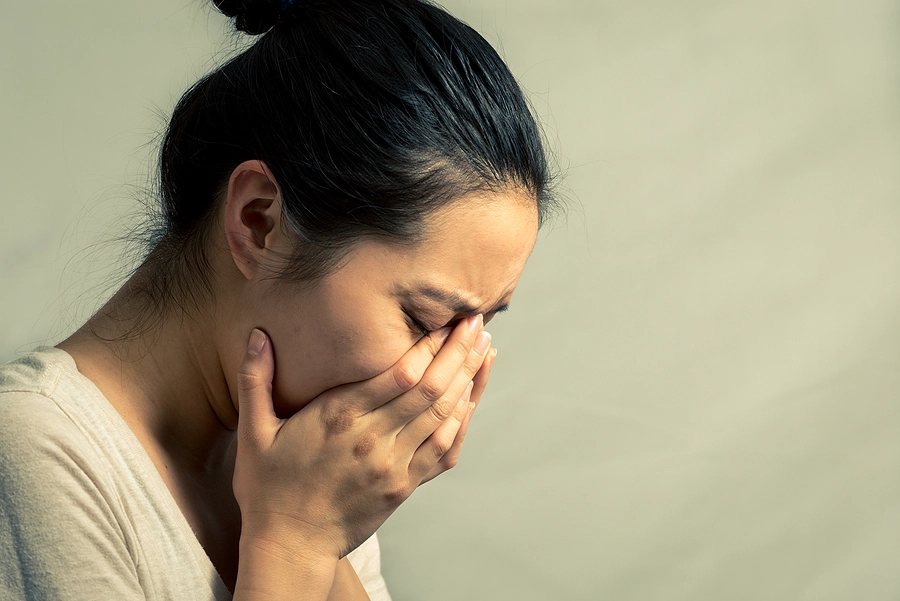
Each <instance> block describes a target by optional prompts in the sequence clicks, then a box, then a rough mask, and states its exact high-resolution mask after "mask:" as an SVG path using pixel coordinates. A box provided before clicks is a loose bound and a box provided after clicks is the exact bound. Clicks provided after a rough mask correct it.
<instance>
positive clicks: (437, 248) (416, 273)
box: [253, 193, 538, 415]
mask: <svg viewBox="0 0 900 601" xmlns="http://www.w3.org/2000/svg"><path fill="white" fill-rule="evenodd" d="M426 226H427V227H426V232H427V233H426V236H425V238H424V240H423V241H422V242H421V243H420V244H418V245H415V246H403V245H397V244H393V243H387V242H382V241H371V240H370V241H366V242H363V243H361V244H360V245H359V246H358V247H357V248H356V249H355V250H354V251H353V252H352V253H351V254H350V255H349V257H348V259H347V261H346V262H345V263H344V264H343V266H342V267H341V268H340V269H339V270H338V271H336V272H334V273H333V274H331V275H329V276H327V277H326V278H324V279H323V280H321V281H319V282H317V283H316V284H315V285H313V286H311V287H307V288H303V289H299V290H298V289H297V288H298V287H296V286H291V285H284V284H275V283H272V284H270V287H269V288H268V289H266V290H265V291H264V292H260V293H259V294H258V296H257V300H256V302H254V303H253V304H254V305H255V307H254V313H255V319H257V320H258V322H257V323H255V324H253V325H255V326H257V327H262V328H264V329H265V331H266V332H267V333H268V334H269V337H270V339H271V341H272V345H273V349H274V352H275V366H276V374H275V383H274V390H273V393H274V394H273V396H274V399H275V403H276V410H277V411H278V413H279V414H282V415H284V414H290V413H292V412H294V411H296V410H298V409H299V408H300V407H302V406H303V405H305V404H306V403H308V402H309V401H310V400H312V399H313V398H315V397H316V396H317V395H319V394H320V393H322V392H324V391H325V390H327V389H329V388H332V387H334V386H338V385H340V384H346V383H349V382H356V381H359V380H364V379H367V378H371V377H372V376H375V375H377V374H379V373H381V372H383V371H384V370H386V369H388V368H389V367H390V366H391V365H393V364H394V363H395V362H396V361H397V360H398V359H399V358H400V357H401V356H402V355H403V354H404V353H405V352H406V351H408V350H409V349H410V348H411V347H412V346H413V345H414V344H415V343H416V342H417V341H418V340H419V339H420V338H422V336H424V335H425V333H426V332H427V331H429V330H434V329H438V328H440V327H443V326H446V325H453V324H454V323H456V322H457V321H458V320H460V319H462V318H464V317H467V316H469V315H475V314H478V313H481V314H483V315H484V319H485V322H487V321H489V320H490V319H491V318H492V317H493V316H494V315H495V314H496V313H498V312H501V311H503V310H504V309H505V308H506V306H507V304H508V303H509V301H510V298H511V297H512V294H513V291H514V290H515V287H516V284H517V283H518V281H519V277H520V275H521V273H522V270H523V268H524V267H525V262H526V260H527V259H528V256H529V254H530V253H531V250H532V248H533V246H534V242H535V238H536V236H537V229H538V220H537V210H536V207H535V206H534V202H533V200H531V199H530V198H528V197H525V196H523V195H521V194H513V193H507V194H491V195H490V196H488V197H485V196H480V197H472V198H468V199H463V200H460V201H458V202H455V203H452V204H451V205H450V206H449V207H447V208H446V209H444V210H442V211H441V212H439V213H438V214H436V215H434V216H433V217H432V218H431V219H429V221H428V222H427V224H426Z"/></svg>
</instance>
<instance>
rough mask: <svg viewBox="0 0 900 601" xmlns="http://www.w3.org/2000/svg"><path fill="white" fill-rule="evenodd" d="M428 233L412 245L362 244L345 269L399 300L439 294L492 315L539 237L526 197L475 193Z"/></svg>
mask: <svg viewBox="0 0 900 601" xmlns="http://www.w3.org/2000/svg"><path fill="white" fill-rule="evenodd" d="M424 229H425V233H424V236H423V238H422V240H421V242H419V243H418V244H415V245H410V246H403V245H398V244H391V243H387V242H381V241H368V242H365V243H363V244H362V245H361V246H360V247H359V248H358V249H357V251H356V252H354V253H353V255H354V256H353V257H352V258H351V259H350V261H349V262H348V263H347V264H346V265H345V268H344V269H342V270H341V271H343V272H344V275H351V274H355V277H356V278H362V279H366V280H368V282H369V287H370V289H372V288H376V289H379V290H381V291H383V292H385V293H388V294H392V295H394V296H404V297H409V296H411V295H416V294H418V293H420V292H421V291H423V290H431V291H435V290H438V291H442V292H445V293H448V294H453V295H455V296H456V297H457V298H459V299H462V300H465V301H467V302H468V304H470V305H472V306H473V307H476V308H477V309H478V310H479V311H487V310H489V309H490V308H491V307H492V306H494V305H499V304H502V303H503V302H506V301H508V300H509V296H511V295H512V291H513V289H514V288H515V286H516V284H517V283H518V281H519V277H520V276H521V274H522V270H523V269H524V267H525V263H526V261H527V260H528V256H529V255H530V254H531V250H532V248H533V247H534V242H535V239H536V237H537V231H538V213H537V207H536V205H535V202H534V201H533V199H531V198H529V197H528V196H526V195H524V194H517V193H501V194H497V193H491V194H489V195H487V194H485V195H478V196H474V195H473V196H471V197H468V198H463V199H461V200H459V201H457V202H454V203H451V204H450V205H448V206H447V207H445V208H443V209H441V210H440V211H438V212H437V213H435V214H434V215H432V216H431V217H430V218H429V219H428V220H427V221H426V223H425V228H424ZM348 271H349V272H350V273H347V272H348ZM426 296H427V295H426Z"/></svg>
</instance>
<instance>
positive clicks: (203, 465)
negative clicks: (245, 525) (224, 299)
mask: <svg viewBox="0 0 900 601" xmlns="http://www.w3.org/2000/svg"><path fill="white" fill-rule="evenodd" d="M134 277H139V276H138V275H136V276H134ZM130 283H131V282H129V284H130ZM129 284H126V286H124V287H123V288H122V290H120V291H119V293H117V294H116V296H114V297H113V298H112V299H111V300H110V301H109V302H108V303H107V304H106V305H105V306H104V307H103V308H102V309H101V310H100V311H99V312H98V313H97V314H96V315H94V317H92V318H91V319H90V320H89V321H88V322H87V323H86V324H85V325H84V326H83V327H82V328H81V329H80V330H78V331H77V332H76V333H75V334H73V335H72V336H71V337H70V338H68V339H67V340H65V341H63V342H62V343H60V344H59V345H58V346H59V348H61V349H63V350H65V351H67V352H68V353H69V354H70V355H72V357H73V358H74V359H75V363H76V365H77V366H78V369H79V371H81V372H82V373H83V374H84V375H85V376H87V377H88V379H90V380H92V381H93V382H94V384H96V385H97V387H98V388H99V389H100V390H101V392H103V394H104V395H105V396H106V397H107V399H108V400H109V402H110V403H111V404H112V405H113V407H115V408H116V410H117V411H118V412H119V413H120V414H121V415H122V417H123V418H124V419H125V421H126V423H127V424H128V425H129V427H130V428H131V429H132V431H133V432H134V433H135V435H136V436H137V438H138V440H139V441H140V442H141V444H142V445H143V446H144V447H145V448H146V450H147V452H148V454H149V455H150V457H151V459H152V460H153V461H154V463H155V464H156V465H157V468H158V469H160V473H161V474H162V475H163V477H164V478H166V474H167V472H168V473H170V474H172V477H173V478H178V477H179V476H178V475H182V476H188V477H190V478H192V479H194V480H195V481H196V482H198V483H201V482H206V483H207V484H209V485H211V484H212V483H213V482H216V481H221V478H223V477H229V475H230V472H231V470H232V468H233V455H232V443H233V440H234V430H235V427H236V424H237V412H236V410H235V407H234V403H233V402H232V398H231V394H230V392H229V389H228V385H227V382H226V378H225V376H224V373H223V368H222V363H221V361H220V357H219V349H218V348H217V344H216V341H217V331H216V323H217V322H218V320H216V319H215V318H214V315H213V314H212V313H213V312H212V311H209V310H207V311H203V310H199V311H195V312H192V313H191V315H187V314H186V313H184V312H182V311H180V310H176V311H169V312H167V313H164V314H162V315H161V316H160V318H159V319H158V320H155V321H152V322H149V321H148V320H147V319H146V318H145V317H144V316H146V312H145V311H143V310H142V309H143V308H142V307H136V306H135V301H134V300H133V299H131V298H129V295H128V294H127V292H126V291H127V290H129V288H130V286H129ZM148 326H149V327H148ZM229 479H230V478H229ZM167 484H170V487H171V483H170V482H167Z"/></svg>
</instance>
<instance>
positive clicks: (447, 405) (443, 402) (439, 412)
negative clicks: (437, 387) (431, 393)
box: [431, 397, 457, 421]
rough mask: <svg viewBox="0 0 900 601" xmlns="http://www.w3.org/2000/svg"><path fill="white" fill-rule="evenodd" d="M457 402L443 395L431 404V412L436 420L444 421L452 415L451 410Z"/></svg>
mask: <svg viewBox="0 0 900 601" xmlns="http://www.w3.org/2000/svg"><path fill="white" fill-rule="evenodd" d="M456 405H457V402H456V401H455V400H451V399H449V398H448V397H443V398H440V399H438V400H437V401H435V402H434V403H432V404H431V414H432V415H434V417H435V418H436V419H437V420H438V421H444V420H445V419H447V418H448V417H450V416H451V415H453V410H454V409H456Z"/></svg>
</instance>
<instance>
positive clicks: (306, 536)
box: [233, 316, 490, 580]
mask: <svg viewBox="0 0 900 601" xmlns="http://www.w3.org/2000/svg"><path fill="white" fill-rule="evenodd" d="M482 328H483V322H482V319H481V317H480V316H478V317H474V318H469V319H466V320H463V321H462V322H460V324H458V325H457V326H456V327H455V328H454V329H453V330H452V332H451V331H449V330H447V329H445V330H444V331H439V332H436V333H434V334H432V336H429V337H425V338H423V339H422V340H421V341H420V342H419V343H417V344H416V345H415V346H414V347H413V348H412V349H410V351H409V352H407V353H406V354H405V355H404V356H403V357H402V358H401V359H400V360H399V361H398V362H397V363H396V364H395V365H394V366H392V367H391V368H390V369H388V370H387V371H385V372H384V373H382V374H379V375H377V376H375V377H374V378H371V379H369V380H364V381H362V382H355V383H352V384H346V385H343V386H338V387H336V388H333V389H331V390H328V391H326V392H325V393H323V394H321V395H320V396H318V397H317V398H316V399H314V400H313V401H312V402H310V403H309V404H308V405H306V406H305V407H304V408H303V409H302V410H301V411H299V412H298V413H296V414H295V415H293V416H291V417H290V418H288V419H279V418H278V417H277V416H276V415H275V413H274V411H273V408H272V398H271V382H272V378H273V376H274V369H275V365H274V356H273V354H272V349H271V345H270V344H269V343H268V340H267V338H266V337H265V335H264V334H263V333H262V332H260V331H259V330H255V331H254V332H253V334H252V336H251V341H250V345H249V350H248V354H247V356H246V358H245V360H244V363H243V365H242V367H241V371H240V374H239V377H238V388H239V390H238V399H239V420H238V433H237V458H236V463H235V475H234V481H233V486H234V494H235V498H236V499H237V501H238V504H239V505H240V508H241V516H242V520H243V526H242V534H241V543H242V549H243V547H244V545H245V542H246V543H247V544H249V545H253V546H258V545H261V546H264V547H266V548H267V549H268V550H269V551H268V552H270V553H271V552H274V553H275V554H277V555H282V556H284V557H295V558H297V559H296V560H297V561H306V560H309V561H313V562H321V561H323V560H324V561H329V560H330V561H332V562H336V561H337V559H338V558H340V557H343V556H344V555H346V554H347V553H348V552H349V551H351V550H352V549H354V548H355V547H356V546H358V545H359V544H360V543H362V542H363V541H364V540H365V539H366V538H368V537H369V536H370V535H371V534H372V533H373V532H374V531H375V530H376V529H377V528H378V527H379V526H380V525H381V524H382V523H383V522H384V520H385V519H387V517H388V516H389V515H390V514H391V513H392V512H393V511H394V510H395V509H396V508H397V506H399V505H400V503H402V502H403V501H404V500H405V499H406V498H407V497H408V496H409V495H410V494H412V492H413V491H414V490H415V488H416V486H418V485H419V484H420V483H421V482H422V481H423V480H424V479H425V478H426V477H428V476H429V475H430V474H431V473H432V472H433V470H435V468H436V466H438V465H439V463H440V461H441V459H442V458H443V457H444V456H445V455H446V454H447V453H448V452H449V451H450V450H451V449H453V448H454V447H456V448H457V450H456V453H457V454H458V444H457V443H456V441H457V439H458V433H459V430H460V429H461V427H462V424H463V422H464V421H466V420H467V419H468V415H469V414H470V413H471V412H470V411H469V402H468V401H469V396H468V395H467V394H466V392H467V388H468V387H469V384H470V382H472V379H473V378H474V377H475V375H476V374H477V373H480V370H481V368H482V365H483V363H484V360H485V357H486V355H487V350H488V348H489V342H490V339H489V335H487V334H486V333H484V332H483V331H482ZM476 340H478V343H477V344H476ZM475 348H478V349H479V351H480V352H477V351H476V350H475ZM485 377H486V376H484V375H483V376H480V377H479V382H484V381H485ZM471 390H472V391H474V390H475V387H474V385H473V387H472V389H471ZM480 390H483V384H481V385H480V386H479V393H478V394H479V395H480ZM464 397H465V400H463V399H464ZM476 400H477V399H476ZM443 469H446V468H441V469H440V471H443ZM273 548H274V549H276V550H275V551H272V549H273ZM243 557H244V555H242V558H243ZM241 567H243V559H242V562H241ZM332 573H333V572H332ZM239 580H240V572H239Z"/></svg>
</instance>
